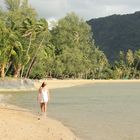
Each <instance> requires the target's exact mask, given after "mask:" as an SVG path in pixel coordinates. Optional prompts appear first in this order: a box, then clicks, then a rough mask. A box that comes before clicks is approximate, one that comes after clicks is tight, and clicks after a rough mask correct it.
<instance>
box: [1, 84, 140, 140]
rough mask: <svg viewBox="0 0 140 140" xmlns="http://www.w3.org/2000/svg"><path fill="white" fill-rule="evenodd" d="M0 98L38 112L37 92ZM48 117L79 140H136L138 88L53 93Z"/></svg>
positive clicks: (82, 88) (139, 118)
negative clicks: (60, 123) (72, 132)
mask: <svg viewBox="0 0 140 140" xmlns="http://www.w3.org/2000/svg"><path fill="white" fill-rule="evenodd" d="M4 95H6V96H7V97H9V100H7V102H8V103H11V104H13V105H18V106H20V107H24V108H28V109H29V110H32V111H33V112H38V111H39V106H38V104H37V102H36V97H37V92H30V93H29V92H26V94H25V92H20V93H18V92H17V93H7V94H4ZM11 95H12V96H11ZM2 97H3V96H2ZM48 115H49V116H51V117H53V118H55V119H58V120H60V121H61V122H63V123H64V124H65V125H66V126H68V127H70V128H71V130H72V131H74V132H75V134H76V135H78V136H79V137H81V138H82V139H83V140H140V133H139V132H140V86H139V83H105V84H90V85H84V86H76V87H72V88H64V89H55V90H52V91H51V102H50V103H49V106H48Z"/></svg>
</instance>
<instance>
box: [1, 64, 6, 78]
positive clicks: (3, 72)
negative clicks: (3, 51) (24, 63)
mask: <svg viewBox="0 0 140 140" xmlns="http://www.w3.org/2000/svg"><path fill="white" fill-rule="evenodd" d="M0 76H1V77H2V78H4V77H5V65H4V64H2V65H1V71H0Z"/></svg>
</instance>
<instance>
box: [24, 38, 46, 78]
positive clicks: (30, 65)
mask: <svg viewBox="0 0 140 140" xmlns="http://www.w3.org/2000/svg"><path fill="white" fill-rule="evenodd" d="M43 41H44V37H43V39H42V40H41V42H40V45H39V47H38V48H37V49H36V52H35V54H34V56H33V57H32V59H31V62H30V64H29V67H28V69H27V72H26V75H25V78H27V77H28V76H29V71H30V69H31V68H32V66H33V61H34V60H35V58H36V56H37V53H38V51H39V49H40V48H41V46H42V43H43Z"/></svg>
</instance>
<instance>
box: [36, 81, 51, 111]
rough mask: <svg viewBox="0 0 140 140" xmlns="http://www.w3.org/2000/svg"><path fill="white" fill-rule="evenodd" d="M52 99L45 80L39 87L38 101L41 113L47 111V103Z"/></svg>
mask: <svg viewBox="0 0 140 140" xmlns="http://www.w3.org/2000/svg"><path fill="white" fill-rule="evenodd" d="M49 99H50V95H49V90H48V88H47V86H46V83H45V82H43V83H42V85H41V87H40V88H39V93H38V102H39V103H40V108H41V113H42V114H45V113H46V111H47V103H48V101H49Z"/></svg>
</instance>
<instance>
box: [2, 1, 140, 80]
mask: <svg viewBox="0 0 140 140" xmlns="http://www.w3.org/2000/svg"><path fill="white" fill-rule="evenodd" d="M5 4H6V8H7V10H3V9H2V8H1V10H0V77H2V78H4V77H5V76H8V77H15V78H18V77H20V78H33V79H41V78H47V77H53V78H62V79H65V78H83V79H118V78H119V79H123V78H139V75H140V71H139V70H140V50H137V51H135V52H132V51H131V50H128V52H127V53H126V54H125V53H123V52H120V59H119V60H118V61H115V62H114V64H110V63H109V62H108V59H107V58H106V56H105V54H104V53H103V52H102V51H101V50H100V49H99V48H98V47H97V46H96V45H95V41H94V40H93V38H92V37H93V34H92V32H91V27H90V26H89V25H88V24H87V23H86V22H85V21H84V20H83V19H82V18H80V17H79V16H77V15H76V14H75V13H69V14H67V15H66V16H65V17H64V18H62V19H60V20H58V22H57V23H54V25H53V27H52V28H51V29H49V28H48V22H47V20H46V19H44V18H39V17H38V16H37V12H36V10H35V9H33V8H32V7H31V6H29V4H28V0H14V1H13V0H5Z"/></svg>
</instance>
